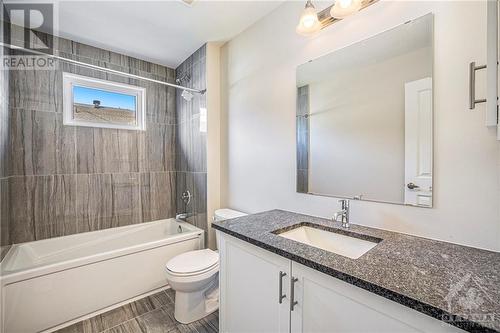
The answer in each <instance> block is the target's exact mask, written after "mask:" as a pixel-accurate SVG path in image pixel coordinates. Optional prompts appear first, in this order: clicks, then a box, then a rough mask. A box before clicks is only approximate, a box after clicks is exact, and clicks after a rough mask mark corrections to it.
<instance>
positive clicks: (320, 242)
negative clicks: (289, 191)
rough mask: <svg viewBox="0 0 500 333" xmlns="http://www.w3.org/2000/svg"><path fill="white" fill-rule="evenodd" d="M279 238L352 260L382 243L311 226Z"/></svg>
mask: <svg viewBox="0 0 500 333" xmlns="http://www.w3.org/2000/svg"><path fill="white" fill-rule="evenodd" d="M278 236H281V237H284V238H288V239H291V240H294V241H296V242H299V243H303V244H307V245H310V246H314V247H317V248H320V249H322V250H325V251H329V252H333V253H336V254H340V255H341V256H345V257H348V258H351V259H357V258H359V257H361V256H362V255H363V254H365V253H366V252H368V251H370V250H371V249H372V248H374V247H375V245H377V244H378V242H380V241H381V240H380V239H377V240H376V241H369V240H365V239H360V238H356V237H351V236H347V235H343V234H340V233H337V232H334V231H329V230H323V229H318V228H314V227H311V226H300V227H297V228H295V229H292V230H289V231H285V232H283V233H278ZM374 240H375V239H374Z"/></svg>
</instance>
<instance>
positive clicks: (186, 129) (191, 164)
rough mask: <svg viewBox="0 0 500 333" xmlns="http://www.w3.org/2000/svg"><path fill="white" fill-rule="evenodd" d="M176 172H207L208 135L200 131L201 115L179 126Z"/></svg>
mask: <svg viewBox="0 0 500 333" xmlns="http://www.w3.org/2000/svg"><path fill="white" fill-rule="evenodd" d="M176 145H177V146H176V149H177V157H176V170H177V171H190V172H206V171H207V133H206V132H202V131H201V130H200V115H197V116H194V117H193V118H192V119H191V120H190V121H186V122H183V123H180V124H179V125H178V126H177V140H176Z"/></svg>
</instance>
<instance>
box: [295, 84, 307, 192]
mask: <svg viewBox="0 0 500 333" xmlns="http://www.w3.org/2000/svg"><path fill="white" fill-rule="evenodd" d="M296 117H297V119H296V122H297V128H296V131H297V192H299V193H307V192H308V191H309V177H308V175H309V86H303V87H300V88H297V115H296Z"/></svg>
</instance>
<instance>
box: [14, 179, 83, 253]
mask: <svg viewBox="0 0 500 333" xmlns="http://www.w3.org/2000/svg"><path fill="white" fill-rule="evenodd" d="M9 182H10V200H11V210H10V222H11V226H10V238H11V239H10V240H11V242H12V243H21V242H27V241H33V240H38V239H44V238H50V237H56V236H63V235H68V234H72V233H74V232H75V230H76V227H75V220H76V176H73V175H53V176H21V177H10V178H9Z"/></svg>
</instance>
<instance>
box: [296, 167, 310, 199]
mask: <svg viewBox="0 0 500 333" xmlns="http://www.w3.org/2000/svg"><path fill="white" fill-rule="evenodd" d="M308 172H309V170H307V169H306V170H302V169H297V192H299V193H308V192H309V174H308Z"/></svg>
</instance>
